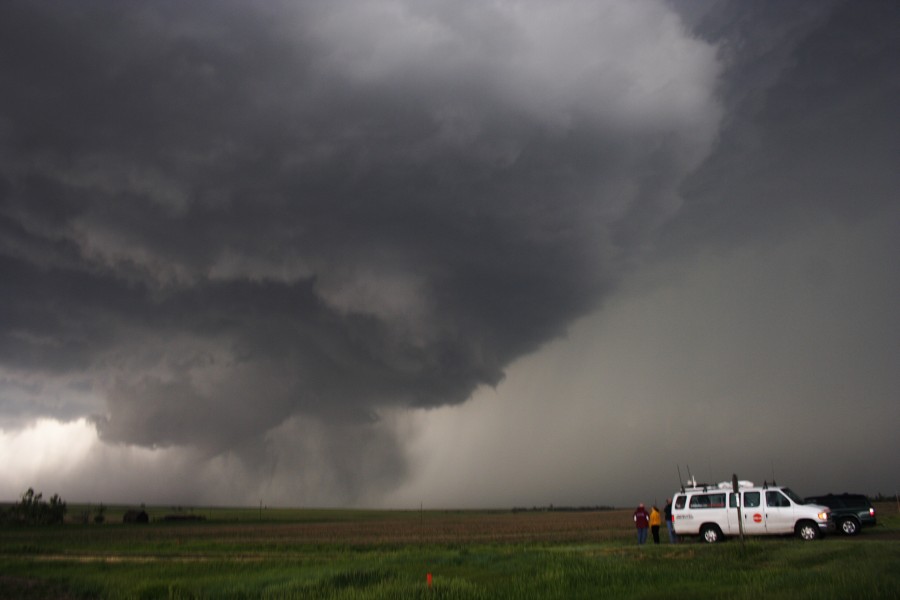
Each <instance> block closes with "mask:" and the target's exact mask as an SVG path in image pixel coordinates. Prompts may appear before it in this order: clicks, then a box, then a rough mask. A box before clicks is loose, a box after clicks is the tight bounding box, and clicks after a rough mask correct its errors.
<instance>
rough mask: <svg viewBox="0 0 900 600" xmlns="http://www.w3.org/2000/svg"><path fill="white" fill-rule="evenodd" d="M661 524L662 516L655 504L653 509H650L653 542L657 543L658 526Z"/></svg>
mask: <svg viewBox="0 0 900 600" xmlns="http://www.w3.org/2000/svg"><path fill="white" fill-rule="evenodd" d="M660 525H662V516H661V515H660V514H659V509H658V508H656V507H655V506H654V507H653V510H651V511H650V531H652V532H653V543H654V544H658V543H659V526H660Z"/></svg>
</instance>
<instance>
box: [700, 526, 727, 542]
mask: <svg viewBox="0 0 900 600" xmlns="http://www.w3.org/2000/svg"><path fill="white" fill-rule="evenodd" d="M700 537H701V538H702V539H703V541H704V542H706V543H707V544H715V543H716V542H721V541H722V540H723V539H725V536H723V535H722V530H721V529H719V527H718V526H717V525H704V526H703V529H702V530H701V531H700Z"/></svg>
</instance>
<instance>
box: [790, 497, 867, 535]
mask: <svg viewBox="0 0 900 600" xmlns="http://www.w3.org/2000/svg"><path fill="white" fill-rule="evenodd" d="M806 503H807V504H820V505H822V506H827V507H828V508H830V509H831V518H832V519H833V520H834V523H835V527H836V529H837V530H838V531H840V532H841V533H843V534H844V535H856V534H858V533H859V531H860V529H861V528H863V527H868V526H870V525H875V509H874V508H873V507H872V503H871V502H869V499H868V498H866V497H865V496H863V495H862V494H828V495H827V496H810V497H809V498H807V499H806Z"/></svg>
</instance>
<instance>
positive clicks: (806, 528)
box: [797, 521, 819, 542]
mask: <svg viewBox="0 0 900 600" xmlns="http://www.w3.org/2000/svg"><path fill="white" fill-rule="evenodd" d="M797 535H798V536H800V539H803V540H806V541H807V542H809V541H812V540H816V539H818V538H819V526H818V525H816V524H815V523H813V522H812V521H803V522H801V523H799V524H798V525H797Z"/></svg>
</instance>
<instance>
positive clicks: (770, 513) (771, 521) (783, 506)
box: [765, 490, 794, 533]
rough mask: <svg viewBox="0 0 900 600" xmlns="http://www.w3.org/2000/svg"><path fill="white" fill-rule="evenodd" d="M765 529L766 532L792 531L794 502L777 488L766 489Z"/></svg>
mask: <svg viewBox="0 0 900 600" xmlns="http://www.w3.org/2000/svg"><path fill="white" fill-rule="evenodd" d="M765 499H766V512H765V521H766V531H767V532H768V533H793V532H794V504H793V503H792V502H791V501H790V500H789V499H788V497H787V496H785V495H784V494H782V493H781V492H780V491H778V490H766V493H765Z"/></svg>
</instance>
